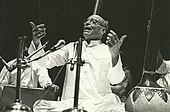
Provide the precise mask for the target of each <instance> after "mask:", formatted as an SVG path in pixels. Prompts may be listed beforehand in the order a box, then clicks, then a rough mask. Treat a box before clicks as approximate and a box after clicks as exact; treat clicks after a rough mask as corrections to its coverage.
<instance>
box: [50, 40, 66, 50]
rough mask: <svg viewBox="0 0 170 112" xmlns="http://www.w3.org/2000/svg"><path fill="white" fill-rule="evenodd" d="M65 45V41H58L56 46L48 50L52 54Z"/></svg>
mask: <svg viewBox="0 0 170 112" xmlns="http://www.w3.org/2000/svg"><path fill="white" fill-rule="evenodd" d="M65 44H66V42H65V40H63V39H60V40H59V41H58V43H57V44H56V45H54V46H53V47H52V48H50V50H51V51H52V52H53V51H55V50H58V49H60V48H62V47H64V46H65Z"/></svg>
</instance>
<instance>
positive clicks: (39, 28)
mask: <svg viewBox="0 0 170 112" xmlns="http://www.w3.org/2000/svg"><path fill="white" fill-rule="evenodd" d="M30 24H31V27H32V35H33V42H34V44H35V45H36V46H38V44H39V43H40V41H41V38H43V37H44V36H45V35H46V28H45V25H44V24H39V25H35V24H34V23H33V22H30Z"/></svg>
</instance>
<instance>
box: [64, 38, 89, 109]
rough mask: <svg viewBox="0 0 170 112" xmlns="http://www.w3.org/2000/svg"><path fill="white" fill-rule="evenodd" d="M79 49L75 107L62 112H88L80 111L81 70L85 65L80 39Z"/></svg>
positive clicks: (80, 40)
mask: <svg viewBox="0 0 170 112" xmlns="http://www.w3.org/2000/svg"><path fill="white" fill-rule="evenodd" d="M77 47H78V49H77V63H76V64H77V68H76V79H75V90H74V105H73V108H69V109H66V110H64V111H62V112H87V111H86V110H84V109H78V99H79V82H80V68H81V66H82V65H83V61H82V59H81V52H82V38H79V42H78V46H77Z"/></svg>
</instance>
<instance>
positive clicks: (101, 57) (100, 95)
mask: <svg viewBox="0 0 170 112" xmlns="http://www.w3.org/2000/svg"><path fill="white" fill-rule="evenodd" d="M74 49H75V44H74V43H70V44H68V45H66V46H64V47H63V48H62V49H60V50H57V51H55V52H53V53H51V54H49V55H48V57H46V58H47V63H46V65H45V66H46V67H48V68H52V67H54V66H61V65H64V64H66V63H67V62H69V60H70V59H72V58H74V51H75V50H74ZM111 59H112V58H111V54H110V52H109V49H108V46H107V45H105V44H99V43H98V42H96V43H95V45H94V46H90V45H87V43H86V42H85V41H83V46H82V60H84V61H85V64H84V65H83V66H81V70H80V72H81V73H80V86H79V100H80V102H81V105H88V104H89V105H90V104H92V105H91V106H92V107H93V106H94V107H93V109H92V108H91V109H92V110H93V111H94V112H103V110H101V111H99V110H100V109H101V108H100V109H98V111H96V109H97V106H99V105H100V104H101V105H103V104H104V105H105V106H106V105H108V106H111V107H112V108H111V109H109V110H112V109H113V108H115V109H116V110H117V108H116V106H117V107H119V106H120V107H121V109H122V105H121V102H120V99H119V98H118V97H117V96H116V95H115V94H113V93H112V92H111V87H110V83H112V82H113V83H116V82H117V83H119V82H121V81H122V79H123V78H124V72H123V70H122V63H121V60H120V58H119V62H118V63H117V65H116V66H115V67H113V68H112V60H111ZM41 61H44V59H42V60H41ZM111 69H115V72H114V73H113V72H110V73H111V74H109V71H110V70H111ZM108 74H109V75H108ZM75 76H76V67H74V70H73V71H71V70H70V64H67V68H66V76H65V81H64V87H63V93H62V101H61V102H62V104H64V103H63V101H64V102H67V104H64V105H67V106H66V107H64V108H62V109H65V108H69V107H70V106H72V105H70V104H72V103H70V104H68V102H71V101H70V100H71V99H72V98H73V97H74V87H75ZM117 76H118V77H119V78H118V80H119V81H118V80H117V79H116V77H117ZM108 77H109V78H111V80H110V79H108ZM114 79H115V80H116V81H114ZM45 102H46V101H45ZM47 102H48V101H47ZM47 102H46V103H45V104H47V105H48V104H49V103H50V102H48V103H47ZM84 102H86V103H85V104H84ZM90 102H91V103H90ZM99 102H100V103H99ZM109 102H110V103H109ZM111 102H112V103H111ZM113 102H114V103H113ZM57 103H58V102H57ZM110 104H111V105H110ZM41 105H43V107H42V108H45V107H47V108H46V109H47V110H48V111H49V110H50V109H51V108H53V109H54V110H55V111H57V110H60V109H61V108H60V109H59V107H58V106H57V104H56V103H54V102H51V103H50V104H49V105H50V106H49V105H48V106H45V105H44V104H42V103H38V104H35V106H37V107H35V111H38V110H41ZM60 105H61V104H60ZM104 105H103V106H104ZM105 106H104V107H105ZM85 107H86V106H84V108H85ZM101 107H102V106H101ZM104 107H102V108H103V109H104ZM106 107H107V106H106ZM46 109H44V110H46ZM62 109H61V110H62ZM85 109H88V108H87V107H86V108H85ZM42 110H43V109H42ZM88 110H89V109H88ZM90 112H92V111H90ZM113 112H114V111H113ZM115 112H119V111H115ZM120 112H122V111H120Z"/></svg>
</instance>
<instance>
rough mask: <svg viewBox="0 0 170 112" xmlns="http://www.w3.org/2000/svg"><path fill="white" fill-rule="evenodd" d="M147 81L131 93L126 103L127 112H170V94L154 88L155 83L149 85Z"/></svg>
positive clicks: (159, 88) (165, 90) (162, 89)
mask: <svg viewBox="0 0 170 112" xmlns="http://www.w3.org/2000/svg"><path fill="white" fill-rule="evenodd" d="M144 79H146V78H144ZM147 81H149V80H145V81H143V82H144V83H143V84H144V85H143V84H139V85H138V86H136V87H135V88H133V89H132V90H131V92H130V93H129V96H128V98H127V99H126V102H125V106H126V110H127V112H170V92H169V91H168V90H167V89H165V88H162V87H159V86H154V84H153V83H154V82H152V85H147V83H148V82H147ZM149 83H150V81H149ZM145 84H146V85H145ZM155 85H156V82H155Z"/></svg>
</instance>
